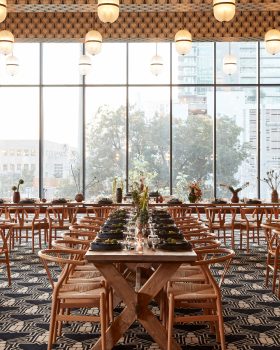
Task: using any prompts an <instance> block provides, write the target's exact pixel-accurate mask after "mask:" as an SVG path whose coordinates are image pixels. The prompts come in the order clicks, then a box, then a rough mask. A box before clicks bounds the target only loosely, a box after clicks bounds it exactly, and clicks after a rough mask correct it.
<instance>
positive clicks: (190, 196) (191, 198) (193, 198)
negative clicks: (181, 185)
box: [188, 191, 196, 203]
mask: <svg viewBox="0 0 280 350" xmlns="http://www.w3.org/2000/svg"><path fill="white" fill-rule="evenodd" d="M188 198H189V201H190V203H195V202H196V195H195V194H194V192H193V191H191V192H190V193H189V195H188Z"/></svg>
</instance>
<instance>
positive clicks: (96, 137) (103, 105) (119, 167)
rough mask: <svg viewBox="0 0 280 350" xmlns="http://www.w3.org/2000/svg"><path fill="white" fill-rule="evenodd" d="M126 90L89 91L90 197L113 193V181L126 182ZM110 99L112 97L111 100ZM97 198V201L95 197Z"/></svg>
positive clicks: (87, 176)
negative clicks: (115, 179)
mask: <svg viewBox="0 0 280 350" xmlns="http://www.w3.org/2000/svg"><path fill="white" fill-rule="evenodd" d="M125 92H126V90H125V88H103V87H102V88H87V89H86V197H87V198H88V199H89V198H90V197H93V196H96V195H101V196H108V195H111V194H112V183H113V179H114V178H115V177H117V178H118V179H119V183H121V181H122V182H125V163H126V155H125V154H126V117H125V115H126V95H125ZM108 96H110V98H109V99H108ZM92 199H95V198H92Z"/></svg>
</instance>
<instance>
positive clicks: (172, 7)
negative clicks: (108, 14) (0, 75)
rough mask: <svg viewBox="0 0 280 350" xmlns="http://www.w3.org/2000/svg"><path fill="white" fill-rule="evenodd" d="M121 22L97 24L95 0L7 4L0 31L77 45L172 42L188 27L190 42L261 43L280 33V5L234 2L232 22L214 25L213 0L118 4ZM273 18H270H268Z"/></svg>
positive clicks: (266, 0) (278, 1) (14, 0)
mask: <svg viewBox="0 0 280 350" xmlns="http://www.w3.org/2000/svg"><path fill="white" fill-rule="evenodd" d="M120 1H121V6H120V17H119V19H118V20H117V21H116V22H115V23H113V24H111V25H110V24H104V23H101V22H100V21H99V19H98V18H97V14H96V10H97V5H96V3H97V0H8V11H9V13H8V16H7V20H6V21H5V22H4V23H1V24H0V28H1V29H3V28H5V27H6V28H8V29H10V30H11V31H12V32H13V33H14V35H15V37H16V39H17V40H18V41H26V40H28V41H36V40H40V41H70V40H73V41H77V40H82V38H83V37H84V35H85V34H86V32H87V31H88V30H90V29H97V30H99V31H100V32H101V34H102V36H103V40H104V41H119V40H120V41H127V40H130V41H149V40H151V41H154V40H161V41H163V40H173V39H174V35H175V33H176V31H177V30H179V29H182V28H184V27H187V28H188V29H189V30H190V31H191V33H192V35H193V38H194V40H201V41H207V40H211V41H212V40H248V39H250V40H252V39H255V40H260V39H263V36H264V34H265V32H266V31H267V30H268V29H269V28H271V27H272V25H276V26H278V27H280V23H279V21H280V16H279V13H280V0H262V1H259V0H249V1H247V0H237V1H236V3H237V12H236V16H235V18H234V19H233V20H232V21H231V22H230V23H227V24H221V23H220V22H218V21H216V20H215V18H214V16H213V11H212V0H178V1H176V0H156V1H152V0H146V1H144V0H120ZM272 12H273V13H272Z"/></svg>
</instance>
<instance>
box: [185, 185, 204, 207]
mask: <svg viewBox="0 0 280 350" xmlns="http://www.w3.org/2000/svg"><path fill="white" fill-rule="evenodd" d="M188 188H189V190H190V192H189V195H188V198H189V201H190V203H196V202H198V201H200V200H201V198H202V190H201V185H200V181H193V182H191V183H190V184H189V185H188Z"/></svg>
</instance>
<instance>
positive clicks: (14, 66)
mask: <svg viewBox="0 0 280 350" xmlns="http://www.w3.org/2000/svg"><path fill="white" fill-rule="evenodd" d="M6 72H7V74H8V75H11V76H12V77H13V76H15V75H17V74H18V72H19V62H18V59H17V58H16V57H15V56H13V55H11V56H8V57H7V58H6Z"/></svg>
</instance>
